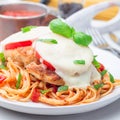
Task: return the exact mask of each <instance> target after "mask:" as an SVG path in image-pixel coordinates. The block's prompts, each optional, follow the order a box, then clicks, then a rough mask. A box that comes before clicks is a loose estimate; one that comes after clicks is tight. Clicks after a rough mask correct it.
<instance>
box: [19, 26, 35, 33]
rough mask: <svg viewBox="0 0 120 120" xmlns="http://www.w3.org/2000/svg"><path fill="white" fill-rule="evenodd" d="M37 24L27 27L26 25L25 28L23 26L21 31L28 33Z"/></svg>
mask: <svg viewBox="0 0 120 120" xmlns="http://www.w3.org/2000/svg"><path fill="white" fill-rule="evenodd" d="M36 27H37V26H26V27H24V28H21V31H22V32H23V33H26V32H29V31H31V29H33V28H36Z"/></svg>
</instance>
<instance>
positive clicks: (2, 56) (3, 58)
mask: <svg viewBox="0 0 120 120" xmlns="http://www.w3.org/2000/svg"><path fill="white" fill-rule="evenodd" d="M0 60H1V62H2V63H4V62H5V56H4V53H0Z"/></svg>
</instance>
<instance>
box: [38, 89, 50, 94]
mask: <svg viewBox="0 0 120 120" xmlns="http://www.w3.org/2000/svg"><path fill="white" fill-rule="evenodd" d="M40 92H41V93H42V94H45V93H48V92H49V90H40Z"/></svg>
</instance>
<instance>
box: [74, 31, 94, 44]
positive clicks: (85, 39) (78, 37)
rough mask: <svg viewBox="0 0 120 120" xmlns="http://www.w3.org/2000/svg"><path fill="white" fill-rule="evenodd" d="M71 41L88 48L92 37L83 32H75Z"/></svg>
mask: <svg viewBox="0 0 120 120" xmlns="http://www.w3.org/2000/svg"><path fill="white" fill-rule="evenodd" d="M73 40H74V42H75V43H76V44H79V45H83V46H88V45H89V44H90V43H91V42H92V37H91V36H90V35H87V34H85V33H83V32H76V33H75V34H74V35H73Z"/></svg>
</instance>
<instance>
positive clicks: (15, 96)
mask: <svg viewBox="0 0 120 120" xmlns="http://www.w3.org/2000/svg"><path fill="white" fill-rule="evenodd" d="M6 64H7V69H6V70H5V69H0V75H4V76H6V79H5V80H4V82H3V83H2V85H1V86H0V96H2V97H5V98H7V99H9V100H17V101H22V102H27V101H31V96H32V93H33V90H34V89H35V88H37V89H38V91H39V92H40V90H46V89H47V90H48V91H47V92H46V93H44V94H42V93H40V95H39V97H38V102H42V103H46V104H50V105H54V106H58V105H59V106H61V105H71V104H86V103H91V102H94V101H96V100H98V99H100V98H101V97H103V96H106V95H108V94H109V93H111V92H112V91H113V89H114V87H115V86H116V85H119V84H120V81H119V80H116V81H115V83H111V82H110V80H109V76H108V74H106V75H105V77H103V80H102V83H103V84H104V85H103V87H102V88H99V89H98V90H96V89H95V88H94V87H93V85H94V84H96V83H97V84H98V83H99V81H95V82H94V83H93V85H92V84H91V86H88V87H87V88H86V89H82V88H69V89H68V90H66V91H61V92H53V87H48V85H47V83H45V82H43V81H34V80H32V79H31V77H30V74H29V73H28V72H27V70H26V69H25V68H22V67H21V66H18V65H17V64H15V63H14V62H13V61H12V60H11V59H10V58H9V59H8V60H7V63H6ZM19 72H20V73H21V74H22V80H21V84H20V88H19V89H16V88H15V84H16V80H17V75H18V73H19Z"/></svg>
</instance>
